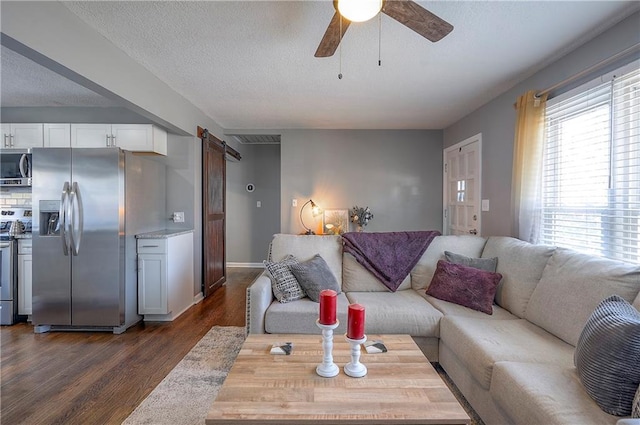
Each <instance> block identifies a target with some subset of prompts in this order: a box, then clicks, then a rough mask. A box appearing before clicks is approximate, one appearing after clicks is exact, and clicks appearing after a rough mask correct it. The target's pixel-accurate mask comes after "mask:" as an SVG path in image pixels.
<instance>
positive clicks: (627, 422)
mask: <svg viewBox="0 0 640 425" xmlns="http://www.w3.org/2000/svg"><path fill="white" fill-rule="evenodd" d="M616 425H640V418H638V419H632V418H625V419H620V420H618V422H616Z"/></svg>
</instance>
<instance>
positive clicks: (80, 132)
mask: <svg viewBox="0 0 640 425" xmlns="http://www.w3.org/2000/svg"><path fill="white" fill-rule="evenodd" d="M110 146H111V124H71V147H72V148H107V147H110Z"/></svg>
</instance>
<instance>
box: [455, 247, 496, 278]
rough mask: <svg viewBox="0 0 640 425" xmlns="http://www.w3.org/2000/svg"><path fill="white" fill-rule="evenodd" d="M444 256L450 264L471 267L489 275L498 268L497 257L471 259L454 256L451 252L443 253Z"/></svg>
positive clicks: (459, 255)
mask: <svg viewBox="0 0 640 425" xmlns="http://www.w3.org/2000/svg"><path fill="white" fill-rule="evenodd" d="M444 256H445V258H446V259H447V261H448V262H450V263H453V264H461V265H463V266H467V267H473V268H474V269H480V270H485V271H488V272H491V273H495V271H496V267H498V257H493V258H473V257H467V256H466V255H462V254H456V253H455V252H451V251H445V252H444Z"/></svg>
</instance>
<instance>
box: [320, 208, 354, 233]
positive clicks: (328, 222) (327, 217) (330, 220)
mask: <svg viewBox="0 0 640 425" xmlns="http://www.w3.org/2000/svg"><path fill="white" fill-rule="evenodd" d="M323 218H324V227H323V230H324V233H325V234H326V235H341V234H343V233H345V232H348V231H349V210H348V209H326V210H324V217H323Z"/></svg>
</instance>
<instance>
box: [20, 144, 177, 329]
mask: <svg viewBox="0 0 640 425" xmlns="http://www.w3.org/2000/svg"><path fill="white" fill-rule="evenodd" d="M32 163H33V217H34V218H33V314H32V321H33V324H34V325H35V328H34V329H35V332H37V333H40V332H47V331H49V330H112V331H113V332H114V333H121V332H124V331H125V330H126V329H127V328H128V327H130V326H132V325H133V324H135V323H137V322H138V321H139V320H140V319H141V317H140V316H139V315H138V314H137V273H136V265H137V261H136V247H135V234H136V233H141V232H148V231H153V230H157V229H159V228H164V223H165V216H166V212H165V208H166V207H165V205H166V202H165V201H166V198H165V196H166V195H165V193H166V183H165V181H166V170H165V168H166V167H165V165H164V164H161V163H159V162H156V161H152V160H149V159H146V158H143V157H139V156H136V155H133V154H131V153H129V152H126V153H125V152H124V151H122V150H120V149H118V148H90V149H80V148H78V149H75V148H35V149H33V157H32Z"/></svg>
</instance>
